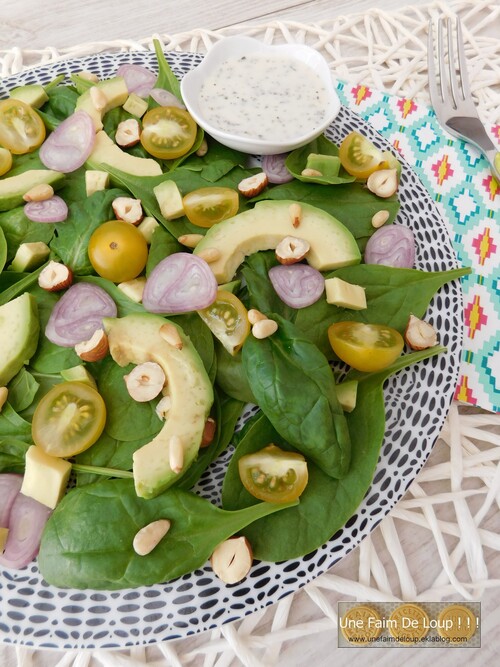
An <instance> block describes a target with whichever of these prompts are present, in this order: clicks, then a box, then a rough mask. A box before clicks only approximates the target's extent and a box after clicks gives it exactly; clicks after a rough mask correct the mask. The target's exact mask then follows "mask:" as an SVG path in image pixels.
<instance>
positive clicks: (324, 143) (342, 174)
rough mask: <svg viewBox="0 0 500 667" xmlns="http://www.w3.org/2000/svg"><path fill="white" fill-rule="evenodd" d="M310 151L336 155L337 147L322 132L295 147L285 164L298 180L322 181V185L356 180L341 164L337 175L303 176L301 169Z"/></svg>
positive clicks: (337, 152) (303, 167)
mask: <svg viewBox="0 0 500 667" xmlns="http://www.w3.org/2000/svg"><path fill="white" fill-rule="evenodd" d="M310 153H318V154H319V155H334V156H338V154H339V149H338V148H337V146H336V145H335V144H334V143H333V141H330V140H329V139H327V138H326V137H325V135H323V134H322V135H320V136H319V137H318V138H317V139H313V140H312V141H311V142H309V143H308V144H306V145H305V146H302V147H301V148H296V149H295V150H294V151H292V152H291V153H290V154H289V155H288V157H287V158H286V161H285V166H286V168H287V169H288V171H289V172H290V173H291V174H292V175H293V176H294V177H295V178H296V179H298V180H299V181H304V182H305V183H323V184H324V185H338V184H340V183H352V182H353V181H355V180H356V178H355V177H354V176H351V175H350V174H349V173H348V172H347V171H346V170H345V169H344V168H343V167H342V166H341V167H340V171H339V174H338V176H304V175H303V174H302V171H303V170H304V169H305V168H306V164H307V158H308V156H309V155H310Z"/></svg>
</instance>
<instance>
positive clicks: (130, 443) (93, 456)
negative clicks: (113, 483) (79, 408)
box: [75, 431, 151, 486]
mask: <svg viewBox="0 0 500 667" xmlns="http://www.w3.org/2000/svg"><path fill="white" fill-rule="evenodd" d="M150 440H151V438H149V437H147V436H146V437H143V438H140V439H139V440H127V441H122V440H117V439H116V438H113V437H111V436H110V435H109V433H107V432H106V431H104V432H103V433H102V435H101V437H100V438H99V440H97V442H95V443H94V444H93V445H92V447H89V449H86V450H85V451H84V452H81V453H80V454H78V455H77V456H76V457H75V463H77V464H78V466H82V465H83V466H92V467H98V468H103V467H106V468H110V469H113V470H132V456H133V454H134V452H135V451H136V450H137V449H139V447H142V445H145V444H146V443H147V442H149V441H150ZM113 470H110V472H113ZM115 474H116V473H115ZM110 476H112V475H110ZM97 479H99V475H98V474H95V473H93V472H92V471H90V470H89V471H86V472H78V467H77V473H76V483H77V486H84V485H85V484H91V483H92V482H95V481H97Z"/></svg>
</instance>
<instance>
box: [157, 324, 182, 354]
mask: <svg viewBox="0 0 500 667" xmlns="http://www.w3.org/2000/svg"><path fill="white" fill-rule="evenodd" d="M160 336H161V337H162V338H163V340H165V341H167V343H168V344H169V345H172V347H176V348H177V349H178V350H182V347H183V342H182V338H181V335H180V333H179V329H178V328H177V327H176V326H175V324H172V322H165V324H162V325H161V327H160Z"/></svg>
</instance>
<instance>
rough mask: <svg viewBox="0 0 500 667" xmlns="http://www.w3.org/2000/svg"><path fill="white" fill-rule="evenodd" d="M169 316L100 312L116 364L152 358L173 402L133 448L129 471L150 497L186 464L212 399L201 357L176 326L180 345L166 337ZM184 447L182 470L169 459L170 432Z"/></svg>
mask: <svg viewBox="0 0 500 667" xmlns="http://www.w3.org/2000/svg"><path fill="white" fill-rule="evenodd" d="M166 323H167V320H166V319H165V318H163V317H160V316H158V315H151V314H149V313H135V314H132V315H126V316H125V317H121V318H104V319H103V326H104V329H105V331H106V333H107V335H108V342H109V351H110V353H111V356H112V357H113V359H114V360H115V361H116V363H117V364H118V365H119V366H126V365H127V364H131V363H132V364H142V363H144V362H146V361H154V362H156V363H157V364H159V365H160V366H161V367H162V369H163V371H164V373H165V376H166V378H167V386H168V387H169V395H170V398H171V401H172V405H171V407H170V410H169V412H168V416H167V420H166V422H165V425H164V426H163V428H162V429H161V431H160V432H159V433H158V435H156V436H155V437H154V438H153V440H151V442H149V443H147V444H146V445H144V446H143V447H141V448H140V449H138V450H137V451H136V452H135V453H134V457H133V461H134V463H133V473H134V483H135V489H136V492H137V495H138V496H140V497H141V498H153V497H155V496H157V495H158V494H159V493H161V492H162V491H164V490H165V489H167V488H168V487H169V486H171V485H172V484H173V483H174V482H175V481H177V480H178V479H179V477H180V475H182V472H184V471H185V470H187V468H188V467H189V465H190V464H191V463H192V462H193V460H194V459H195V458H196V456H197V454H198V449H199V447H200V443H201V439H202V435H203V430H204V428H205V422H206V420H207V417H208V415H209V413H210V408H211V407H212V403H213V400H214V394H213V388H212V383H211V382H210V379H209V377H208V375H207V372H206V370H205V367H204V366H203V362H202V360H201V358H200V356H199V354H198V352H197V351H196V349H195V348H194V346H193V344H192V343H191V341H190V340H189V338H188V337H187V336H186V335H185V333H184V332H183V331H182V329H181V328H180V327H178V326H177V325H174V324H173V323H169V324H171V325H172V326H175V328H176V329H177V330H178V333H179V336H180V338H181V341H182V348H181V349H178V347H175V346H174V345H172V344H170V343H169V342H167V340H166V339H165V338H164V337H163V336H162V334H161V332H160V331H161V329H162V327H163V326H164V325H165V324H166ZM174 436H176V437H177V438H179V439H180V441H181V444H182V448H183V454H184V456H183V459H184V460H183V468H182V471H181V473H177V474H176V473H175V472H173V471H172V469H171V467H170V463H169V457H170V443H171V440H172V437H174Z"/></svg>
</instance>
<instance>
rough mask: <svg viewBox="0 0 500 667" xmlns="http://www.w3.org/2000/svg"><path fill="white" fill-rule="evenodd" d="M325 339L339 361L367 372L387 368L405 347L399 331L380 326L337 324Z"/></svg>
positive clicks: (329, 329) (332, 325)
mask: <svg viewBox="0 0 500 667" xmlns="http://www.w3.org/2000/svg"><path fill="white" fill-rule="evenodd" d="M328 339H329V341H330V345H331V346H332V349H333V351H334V352H335V354H336V355H337V356H338V358H339V359H341V360H342V361H345V363H346V364H349V366H352V367H353V368H355V369H356V370H358V371H364V372H367V373H371V372H373V371H380V370H382V369H383V368H387V366H390V365H391V364H392V363H393V362H394V361H396V359H397V358H398V357H399V355H400V354H401V352H402V350H403V347H404V339H403V336H402V335H401V334H400V333H399V331H396V329H393V328H392V327H388V326H385V325H383V324H365V323H364V322H336V323H335V324H331V325H330V327H329V328H328Z"/></svg>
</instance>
